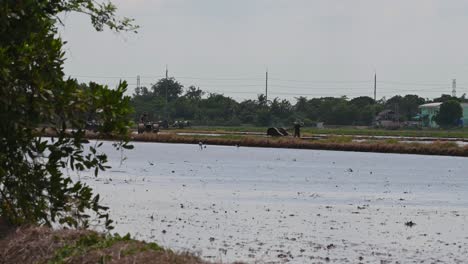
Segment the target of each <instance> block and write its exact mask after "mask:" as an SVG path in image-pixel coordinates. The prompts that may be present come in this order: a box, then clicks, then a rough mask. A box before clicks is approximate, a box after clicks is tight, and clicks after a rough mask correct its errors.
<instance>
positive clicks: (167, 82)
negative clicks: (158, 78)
mask: <svg viewBox="0 0 468 264" xmlns="http://www.w3.org/2000/svg"><path fill="white" fill-rule="evenodd" d="M168 85H169V77H168V69H167V64H166V85H165V88H166V104H164V112H166V113H165V114H166V120H167V121H168V122H169V114H168V112H167V86H168Z"/></svg>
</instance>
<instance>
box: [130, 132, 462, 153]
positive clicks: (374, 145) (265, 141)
mask: <svg viewBox="0 0 468 264" xmlns="http://www.w3.org/2000/svg"><path fill="white" fill-rule="evenodd" d="M132 139H133V140H134V141H141V142H163V143H186V144H198V143H199V142H200V141H202V142H203V143H204V144H211V145H224V146H244V147H265V148H294V149H319V150H337V151H358V152H378V153H400V154H422V155H442V156H461V157H468V147H460V146H458V145H457V144H455V143H453V142H434V143H431V144H423V143H401V142H399V141H397V140H383V141H382V140H379V141H375V140H374V141H372V140H371V141H364V142H353V141H352V138H351V137H331V138H329V139H324V140H301V139H295V138H291V137H287V138H270V137H252V136H221V137H207V136H177V135H175V134H159V135H158V134H140V135H133V136H132Z"/></svg>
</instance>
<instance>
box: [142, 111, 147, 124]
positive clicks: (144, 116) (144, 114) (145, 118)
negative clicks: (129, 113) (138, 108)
mask: <svg viewBox="0 0 468 264" xmlns="http://www.w3.org/2000/svg"><path fill="white" fill-rule="evenodd" d="M146 122H148V113H146V112H143V114H142V115H141V116H140V123H143V124H146Z"/></svg>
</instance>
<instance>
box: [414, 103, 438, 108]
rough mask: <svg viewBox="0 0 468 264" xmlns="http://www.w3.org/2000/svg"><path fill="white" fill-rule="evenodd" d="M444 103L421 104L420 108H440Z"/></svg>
mask: <svg viewBox="0 0 468 264" xmlns="http://www.w3.org/2000/svg"><path fill="white" fill-rule="evenodd" d="M441 104H442V103H429V104H423V105H420V106H419V108H438V107H440V105H441Z"/></svg>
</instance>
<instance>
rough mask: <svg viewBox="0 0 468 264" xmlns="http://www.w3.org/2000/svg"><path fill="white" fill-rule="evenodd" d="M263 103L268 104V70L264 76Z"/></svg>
mask: <svg viewBox="0 0 468 264" xmlns="http://www.w3.org/2000/svg"><path fill="white" fill-rule="evenodd" d="M265 101H266V102H267V103H268V69H267V70H266V74H265Z"/></svg>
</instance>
